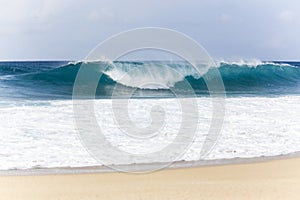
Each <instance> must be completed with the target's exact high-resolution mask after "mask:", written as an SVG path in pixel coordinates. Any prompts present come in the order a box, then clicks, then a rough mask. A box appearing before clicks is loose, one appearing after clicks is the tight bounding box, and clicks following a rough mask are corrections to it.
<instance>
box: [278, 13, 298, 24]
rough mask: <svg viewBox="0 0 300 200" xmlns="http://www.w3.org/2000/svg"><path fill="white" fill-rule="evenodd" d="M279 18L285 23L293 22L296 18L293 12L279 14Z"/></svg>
mask: <svg viewBox="0 0 300 200" xmlns="http://www.w3.org/2000/svg"><path fill="white" fill-rule="evenodd" d="M278 18H279V20H281V21H283V22H291V21H293V20H294V18H295V13H294V12H293V11H291V10H284V11H281V12H280V13H279V15H278Z"/></svg>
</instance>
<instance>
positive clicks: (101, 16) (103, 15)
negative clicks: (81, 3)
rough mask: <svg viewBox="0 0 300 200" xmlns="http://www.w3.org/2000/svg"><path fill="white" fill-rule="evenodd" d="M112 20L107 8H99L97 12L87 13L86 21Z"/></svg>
mask: <svg viewBox="0 0 300 200" xmlns="http://www.w3.org/2000/svg"><path fill="white" fill-rule="evenodd" d="M113 18H114V14H113V12H112V11H111V10H110V9H108V8H100V9H98V10H93V11H91V12H89V13H88V16H87V19H88V20H89V21H102V22H107V21H111V20H112V19H113Z"/></svg>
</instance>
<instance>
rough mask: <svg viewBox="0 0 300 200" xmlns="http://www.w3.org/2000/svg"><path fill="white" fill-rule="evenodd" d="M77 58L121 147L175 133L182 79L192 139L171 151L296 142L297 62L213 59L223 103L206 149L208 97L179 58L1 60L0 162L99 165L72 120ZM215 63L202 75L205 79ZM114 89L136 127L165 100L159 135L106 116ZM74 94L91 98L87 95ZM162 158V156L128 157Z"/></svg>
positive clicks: (272, 151) (229, 150)
mask: <svg viewBox="0 0 300 200" xmlns="http://www.w3.org/2000/svg"><path fill="white" fill-rule="evenodd" d="M81 65H85V66H88V67H89V68H90V72H91V73H92V74H94V75H99V74H102V76H101V79H100V80H99V84H98V87H97V89H96V94H95V100H94V107H95V116H96V118H97V122H98V124H99V126H100V127H101V129H102V132H103V134H104V135H105V137H106V138H107V140H108V141H109V142H110V143H111V144H113V146H116V147H117V148H119V149H120V150H122V151H125V152H128V153H131V154H133V155H135V154H147V153H149V152H156V151H160V150H161V149H163V148H164V147H165V146H167V145H168V144H170V142H172V141H173V140H174V137H175V136H176V131H177V130H178V128H179V127H180V123H181V108H180V105H179V103H178V101H177V99H176V96H175V95H174V93H173V91H176V92H177V93H179V94H180V97H181V98H186V99H187V100H188V99H189V98H191V96H189V94H188V93H186V88H184V87H185V84H184V83H185V82H186V81H188V83H189V84H190V86H191V87H192V88H193V91H194V92H195V95H196V97H192V98H194V99H195V100H196V101H197V106H198V110H199V116H200V117H199V120H198V124H197V129H196V132H195V138H194V139H193V141H192V143H191V145H190V146H189V148H188V149H187V150H186V152H183V153H184V154H183V156H182V157H180V158H178V159H179V160H198V159H199V158H201V159H207V160H211V159H224V158H225V159H226V158H236V157H243V158H244V157H260V156H271V155H281V154H287V153H292V152H297V151H300V104H299V102H300V62H275V61H272V62H271V61H268V62H261V61H255V62H244V61H239V62H225V61H223V62H217V70H219V72H220V74H221V77H222V79H223V82H224V86H225V91H226V99H225V103H226V104H225V109H226V110H225V116H224V123H223V128H222V131H221V134H220V136H219V137H218V140H217V143H216V145H215V146H214V148H213V149H212V151H211V152H210V153H209V154H208V155H206V156H205V157H204V158H202V157H201V155H200V152H201V148H202V145H203V142H204V139H205V136H206V135H207V132H208V130H209V128H210V121H211V119H212V115H211V113H212V109H213V108H212V104H211V98H212V97H211V96H210V92H209V91H208V88H207V85H206V83H205V80H204V79H203V78H202V77H201V76H200V75H199V74H198V73H197V71H196V70H195V69H194V68H193V67H192V66H191V65H190V64H188V63H186V62H183V61H134V62H131V61H115V62H107V61H105V62H104V61H99V62H94V63H87V62H69V61H34V62H0V134H1V137H0V170H7V169H26V168H37V167H45V168H48V167H67V166H94V165H102V164H103V163H101V161H99V160H96V159H94V158H93V156H91V155H90V154H89V153H88V150H87V149H86V148H85V147H84V145H83V144H82V141H81V139H80V136H79V134H78V131H77V130H76V126H75V120H74V113H73V101H72V92H73V85H74V81H75V79H76V75H77V72H78V70H79V69H80V67H81ZM214 70H216V69H215V68H214V69H210V70H208V71H207V72H206V74H205V75H206V76H208V77H212V78H213V76H214V73H213V71H214ZM179 74H180V75H179ZM124 75H126V76H125V77H124ZM145 82H146V83H147V84H143V83H145ZM216 92H217V93H218V92H220V93H221V92H223V91H216ZM128 96H131V98H130V99H129V100H128V99H126V97H128ZM112 97H113V98H119V99H123V98H124V101H129V104H128V112H129V116H130V120H131V121H132V122H133V123H135V124H137V125H138V126H142V127H147V126H148V125H149V124H150V123H151V116H150V113H151V108H152V107H153V106H157V105H158V106H160V107H162V108H164V117H165V118H164V120H165V121H164V126H163V127H162V128H161V129H160V130H159V134H157V135H156V137H151V138H150V139H149V138H142V139H140V138H132V137H129V136H128V135H125V134H124V133H123V132H122V130H120V127H118V124H117V123H116V121H115V120H114V113H113V109H112ZM82 99H83V100H86V101H91V97H89V96H83V97H82ZM117 109H118V107H117ZM155 112H158V113H156V114H157V115H160V114H161V113H159V112H161V111H159V110H157V111H155ZM186 131H189V128H188V127H187V128H186ZM181 142H182V143H184V142H185V141H184V140H183V141H181ZM105 153H107V159H108V162H109V163H110V164H131V163H126V160H123V159H122V157H118V155H117V154H113V152H111V153H110V152H105ZM110 159H111V160H110ZM168 159H170V158H168V157H163V156H162V157H160V158H158V159H157V160H155V159H154V160H153V159H152V160H147V158H145V159H140V160H139V159H137V160H135V161H134V162H135V163H139V162H143V163H144V162H166V161H169V160H168ZM106 164H107V161H106Z"/></svg>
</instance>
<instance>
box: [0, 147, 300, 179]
mask: <svg viewBox="0 0 300 200" xmlns="http://www.w3.org/2000/svg"><path fill="white" fill-rule="evenodd" d="M292 158H299V159H300V152H293V153H288V154H282V155H275V156H261V157H251V158H240V157H237V158H229V159H216V160H196V161H175V162H172V163H170V165H167V166H166V167H164V168H161V169H158V170H151V169H153V168H157V167H158V166H160V165H161V164H164V163H139V164H128V165H119V166H122V168H123V169H125V170H132V169H134V170H135V171H134V172H131V173H133V174H143V173H146V174H147V173H153V172H158V171H162V170H170V169H175V170H176V169H188V168H204V167H217V166H227V165H240V164H255V163H265V162H270V161H277V160H279V161H280V160H285V159H292ZM116 166H118V165H116ZM149 169H150V170H149ZM97 173H126V171H125V172H119V171H116V170H115V169H114V165H110V166H104V165H99V166H82V167H50V168H44V167H41V168H38V167H37V168H30V169H9V170H0V176H32V175H76V174H97Z"/></svg>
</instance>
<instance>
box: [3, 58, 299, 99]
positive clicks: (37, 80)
mask: <svg viewBox="0 0 300 200" xmlns="http://www.w3.org/2000/svg"><path fill="white" fill-rule="evenodd" d="M82 65H85V66H86V67H88V69H89V70H91V73H93V74H96V75H97V74H98V75H99V76H100V75H101V74H102V76H101V79H100V80H99V84H98V88H97V92H96V97H98V98H109V97H111V95H112V92H113V91H114V95H116V96H119V97H122V96H124V95H128V94H129V93H131V92H132V89H133V88H134V89H135V92H134V94H133V96H134V97H154V98H155V97H172V96H173V94H172V89H176V91H177V92H178V91H179V92H181V93H182V94H183V95H184V94H185V91H186V90H185V89H186V88H184V87H185V84H184V83H185V81H188V83H189V84H190V85H191V86H192V88H193V89H194V91H195V93H196V95H199V96H202V95H208V94H209V91H208V89H207V86H206V84H205V81H204V79H203V77H201V75H199V73H197V71H196V70H195V69H194V68H193V66H191V65H190V64H188V63H186V62H183V61H173V62H168V61H143V62H129V61H115V62H102V61H99V62H92V63H84V62H77V63H68V62H1V63H0V92H1V97H2V98H40V99H44V98H51V99H60V98H62V99H65V98H67V99H68V98H71V96H72V90H73V84H74V81H75V79H76V76H77V72H78V70H79V68H80V67H81V66H82ZM215 70H216V69H215V68H211V69H209V70H208V71H207V72H206V73H205V74H204V76H208V77H210V78H211V77H214V72H215ZM218 70H219V72H220V74H221V76H222V79H223V82H224V86H225V90H226V94H227V95H243V96H248V95H287V94H300V63H297V62H284V63H283V62H255V63H250V62H249V63H247V62H232V63H230V62H220V63H219V64H218ZM116 86H117V87H116Z"/></svg>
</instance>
